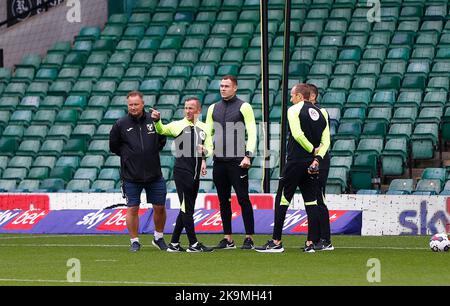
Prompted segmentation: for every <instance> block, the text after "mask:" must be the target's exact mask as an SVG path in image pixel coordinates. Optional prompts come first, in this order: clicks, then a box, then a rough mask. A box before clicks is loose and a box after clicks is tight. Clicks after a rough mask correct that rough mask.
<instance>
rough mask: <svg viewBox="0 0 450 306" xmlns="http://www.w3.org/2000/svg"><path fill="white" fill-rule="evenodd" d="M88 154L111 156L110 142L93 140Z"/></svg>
mask: <svg viewBox="0 0 450 306" xmlns="http://www.w3.org/2000/svg"><path fill="white" fill-rule="evenodd" d="M87 152H88V154H93V155H102V156H104V157H106V156H108V155H109V141H107V140H92V141H91V143H90V144H89V148H88V150H87Z"/></svg>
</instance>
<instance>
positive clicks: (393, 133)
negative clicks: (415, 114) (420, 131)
mask: <svg viewBox="0 0 450 306" xmlns="http://www.w3.org/2000/svg"><path fill="white" fill-rule="evenodd" d="M412 129H413V125H412V124H411V123H394V124H391V125H390V127H389V131H388V134H387V135H386V140H389V139H392V138H405V139H406V140H407V141H409V139H410V138H411V134H412Z"/></svg>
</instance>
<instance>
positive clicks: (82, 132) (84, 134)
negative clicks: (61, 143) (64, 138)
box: [71, 124, 96, 141]
mask: <svg viewBox="0 0 450 306" xmlns="http://www.w3.org/2000/svg"><path fill="white" fill-rule="evenodd" d="M95 128H96V126H95V125H94V124H79V125H77V126H76V127H75V128H74V129H73V131H72V135H71V138H82V139H84V140H85V141H89V140H91V138H92V137H93V136H94V134H95Z"/></svg>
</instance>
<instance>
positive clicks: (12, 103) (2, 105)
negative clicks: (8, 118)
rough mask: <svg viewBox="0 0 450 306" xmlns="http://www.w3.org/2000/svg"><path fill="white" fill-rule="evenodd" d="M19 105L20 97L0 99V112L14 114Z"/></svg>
mask: <svg viewBox="0 0 450 306" xmlns="http://www.w3.org/2000/svg"><path fill="white" fill-rule="evenodd" d="M18 105H19V98H18V97H0V110H2V111H9V112H13V111H14V110H15V109H16V107H17V106H18Z"/></svg>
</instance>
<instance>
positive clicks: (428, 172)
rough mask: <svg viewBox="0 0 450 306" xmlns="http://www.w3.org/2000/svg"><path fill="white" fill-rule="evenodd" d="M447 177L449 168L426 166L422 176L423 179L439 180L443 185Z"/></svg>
mask: <svg viewBox="0 0 450 306" xmlns="http://www.w3.org/2000/svg"><path fill="white" fill-rule="evenodd" d="M446 178H447V170H446V169H444V168H426V169H425V170H424V171H423V172H422V176H421V179H432V180H439V181H440V182H441V187H442V186H444V184H445V180H446Z"/></svg>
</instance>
